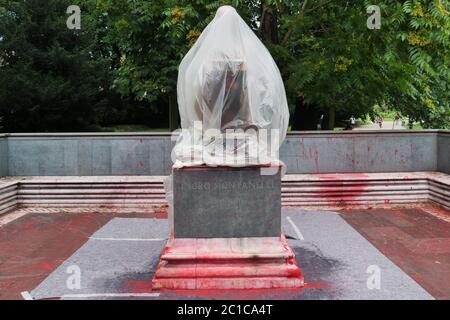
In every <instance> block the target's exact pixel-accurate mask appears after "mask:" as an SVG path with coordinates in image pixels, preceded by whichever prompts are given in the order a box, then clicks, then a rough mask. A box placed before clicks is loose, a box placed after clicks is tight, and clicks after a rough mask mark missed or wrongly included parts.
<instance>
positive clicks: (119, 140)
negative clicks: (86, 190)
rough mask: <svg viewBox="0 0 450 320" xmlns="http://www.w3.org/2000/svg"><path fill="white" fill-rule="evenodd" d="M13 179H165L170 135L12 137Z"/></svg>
mask: <svg viewBox="0 0 450 320" xmlns="http://www.w3.org/2000/svg"><path fill="white" fill-rule="evenodd" d="M8 144H9V175H11V176H18V175H31V176H33V175H40V176H49V175H61V176H64V175H67V176H74V175H76V176H91V175H99V176H101V175H165V174H167V173H168V172H170V168H171V166H172V162H171V160H170V152H171V150H172V147H171V141H170V136H169V135H158V134H142V135H139V134H39V135H23V134H12V135H10V136H9V138H8Z"/></svg>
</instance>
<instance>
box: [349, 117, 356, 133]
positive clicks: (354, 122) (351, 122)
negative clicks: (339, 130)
mask: <svg viewBox="0 0 450 320" xmlns="http://www.w3.org/2000/svg"><path fill="white" fill-rule="evenodd" d="M355 126H356V119H355V117H354V116H353V115H352V116H351V117H350V128H351V129H352V130H353V128H355Z"/></svg>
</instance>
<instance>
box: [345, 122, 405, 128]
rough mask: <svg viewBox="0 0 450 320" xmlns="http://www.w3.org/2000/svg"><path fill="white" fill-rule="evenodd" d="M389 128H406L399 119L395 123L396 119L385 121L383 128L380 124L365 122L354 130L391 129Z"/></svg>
mask: <svg viewBox="0 0 450 320" xmlns="http://www.w3.org/2000/svg"><path fill="white" fill-rule="evenodd" d="M389 129H395V130H401V129H406V128H405V127H403V126H402V122H401V121H397V123H396V124H395V125H394V121H383V126H382V127H381V128H380V126H379V125H378V124H376V123H372V124H363V125H361V126H358V127H356V128H355V129H353V130H389Z"/></svg>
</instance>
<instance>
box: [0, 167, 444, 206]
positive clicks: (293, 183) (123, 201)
mask: <svg viewBox="0 0 450 320" xmlns="http://www.w3.org/2000/svg"><path fill="white" fill-rule="evenodd" d="M163 180H164V176H126V177H123V176H107V177H102V176H95V177H94V176H91V177H11V178H4V179H0V214H1V213H5V212H8V211H10V210H13V209H16V208H103V209H108V208H117V209H120V208H123V209H127V210H135V211H140V210H146V208H148V207H153V206H164V205H167V202H166V199H165V192H164V186H163ZM421 202H432V203H435V204H438V205H440V206H442V207H443V208H446V209H450V176H449V175H447V174H444V173H439V172H411V173H349V174H342V173H340V174H295V175H286V176H285V177H283V180H282V205H283V206H301V207H314V208H317V207H320V208H323V209H339V208H346V207H353V206H363V207H364V206H365V207H369V206H375V205H392V204H406V203H421Z"/></svg>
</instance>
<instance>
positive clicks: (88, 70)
mask: <svg viewBox="0 0 450 320" xmlns="http://www.w3.org/2000/svg"><path fill="white" fill-rule="evenodd" d="M78 3H79V4H80V5H81V10H82V12H83V11H87V10H88V9H89V6H90V5H92V3H93V2H92V1H78ZM71 4H72V1H68V0H29V1H9V0H7V1H5V0H1V1H0V116H2V117H3V122H4V127H5V130H6V131H71V130H75V131H76V130H86V129H89V128H91V127H92V125H93V124H95V123H96V122H97V120H98V119H97V114H96V109H97V108H101V107H105V105H106V101H107V100H106V97H105V93H106V92H107V91H108V88H109V86H110V77H109V75H108V66H109V62H108V60H106V59H104V58H103V57H102V55H101V53H100V52H99V50H98V48H97V41H96V38H95V29H93V23H92V21H91V19H90V18H89V16H88V15H86V16H83V17H82V21H81V29H80V30H69V29H68V28H67V26H66V20H67V18H68V16H69V15H68V14H66V10H67V7H68V6H69V5H71Z"/></svg>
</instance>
